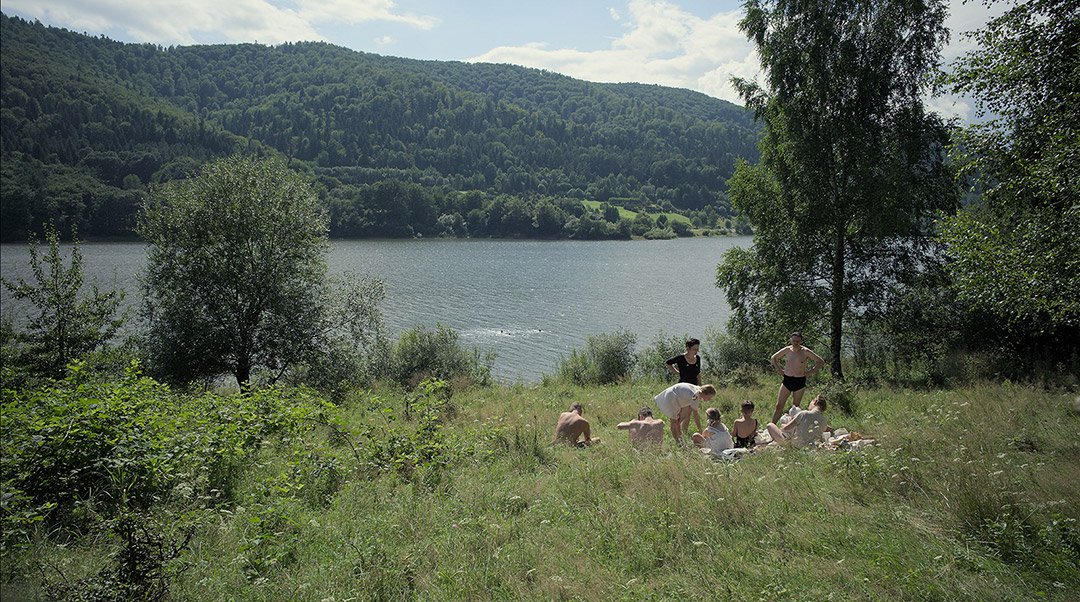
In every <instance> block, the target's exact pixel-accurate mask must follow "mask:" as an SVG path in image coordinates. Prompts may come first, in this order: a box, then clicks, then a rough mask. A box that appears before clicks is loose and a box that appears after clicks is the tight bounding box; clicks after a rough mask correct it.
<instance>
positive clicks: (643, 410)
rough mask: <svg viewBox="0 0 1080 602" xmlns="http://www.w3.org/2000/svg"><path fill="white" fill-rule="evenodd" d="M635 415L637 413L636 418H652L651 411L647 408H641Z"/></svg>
mask: <svg viewBox="0 0 1080 602" xmlns="http://www.w3.org/2000/svg"><path fill="white" fill-rule="evenodd" d="M637 413H638V416H645V417H650V416H652V410H650V409H649V406H642V408H641V409H640V410H638V411H637Z"/></svg>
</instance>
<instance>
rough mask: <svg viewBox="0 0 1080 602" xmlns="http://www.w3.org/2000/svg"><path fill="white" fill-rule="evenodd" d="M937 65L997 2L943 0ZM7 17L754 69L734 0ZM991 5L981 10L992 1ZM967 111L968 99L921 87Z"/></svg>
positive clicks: (79, 1)
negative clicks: (945, 42)
mask: <svg viewBox="0 0 1080 602" xmlns="http://www.w3.org/2000/svg"><path fill="white" fill-rule="evenodd" d="M949 2H950V9H951V10H950V12H951V15H950V17H949V20H948V21H947V22H946V26H947V27H949V29H950V30H951V32H952V36H951V41H950V44H949V46H948V47H947V48H946V49H945V51H944V53H943V56H942V58H943V60H944V62H945V64H948V63H949V62H951V61H952V60H953V59H954V58H956V57H958V56H960V55H962V54H963V53H964V52H965V51H966V50H968V49H970V48H971V47H972V45H971V42H970V40H967V39H965V37H964V36H963V35H961V34H962V33H963V32H967V31H973V30H976V29H979V28H981V27H982V25H983V24H984V23H985V22H986V20H987V19H988V18H989V17H990V16H991V15H992V14H993V15H996V14H1000V12H1001V10H1002V9H1000V8H998V7H994V8H987V7H985V6H984V5H983V3H982V0H967V1H966V2H964V1H963V0H949ZM0 9H2V10H3V12H4V13H5V14H7V15H8V16H16V15H17V16H19V17H22V18H24V19H28V20H34V19H37V20H39V21H41V22H42V23H44V24H46V25H52V26H55V27H63V28H66V29H69V30H72V31H76V32H79V33H87V34H90V35H93V36H98V35H105V36H106V37H109V38H112V39H114V40H119V41H123V42H137V43H142V42H150V43H154V44H159V45H162V46H174V45H188V44H234V43H241V42H257V43H262V44H280V43H283V42H299V41H323V42H328V43H331V44H336V45H339V46H344V47H346V48H351V49H353V50H358V51H363V52H372V53H376V54H382V55H391V56H399V57H406V58H413V59H424V60H440V61H481V62H492V63H512V64H515V65H523V66H526V67H534V68H538V69H546V70H548V71H554V72H556V73H562V74H564V75H568V76H570V77H574V78H578V79H584V80H588V81H594V82H640V83H646V84H660V85H664V86H673V87H678V88H688V89H691V90H697V91H699V92H703V93H705V94H708V95H710V96H714V97H717V98H722V99H724V100H730V101H732V102H736V103H738V102H739V99H738V96H737V95H736V93H735V91H734V89H733V88H732V87H731V84H730V79H731V77H732V76H736V77H742V78H746V79H754V78H755V76H756V75H757V74H758V72H759V65H758V61H757V57H756V54H755V52H754V50H753V47H752V46H751V44H750V42H749V41H748V40H747V39H746V37H745V36H744V35H743V34H742V33H740V32H739V30H738V22H739V19H741V18H742V12H743V11H742V2H741V0H397V1H395V0H167V1H165V0H2V1H0ZM992 11H993V12H992ZM926 104H927V106H928V107H929V108H930V109H931V110H935V111H938V112H939V113H941V114H942V115H944V116H945V117H959V118H960V119H961V120H962V121H970V120H972V119H973V118H974V110H973V109H974V107H973V105H972V103H971V102H970V100H968V99H962V98H961V99H957V98H951V97H944V98H928V99H927V101H926Z"/></svg>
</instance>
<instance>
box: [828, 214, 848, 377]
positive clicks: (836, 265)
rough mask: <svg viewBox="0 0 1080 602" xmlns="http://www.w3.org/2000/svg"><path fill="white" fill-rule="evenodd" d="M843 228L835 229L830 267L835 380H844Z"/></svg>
mask: <svg viewBox="0 0 1080 602" xmlns="http://www.w3.org/2000/svg"><path fill="white" fill-rule="evenodd" d="M844 242H845V240H844V226H843V224H841V225H839V226H838V227H837V229H836V247H835V248H834V249H833V265H832V308H831V310H830V314H831V318H832V334H831V335H830V339H829V353H830V354H831V355H832V357H831V358H829V365H830V366H832V374H833V376H834V377H836V379H837V380H844V368H843V366H841V364H840V360H841V357H843V356H842V355H841V354H842V353H843V347H842V345H841V343H842V341H843V335H844V305H845V303H844Z"/></svg>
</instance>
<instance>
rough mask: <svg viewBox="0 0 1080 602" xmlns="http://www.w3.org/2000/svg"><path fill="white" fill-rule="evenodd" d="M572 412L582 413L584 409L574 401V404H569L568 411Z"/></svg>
mask: <svg viewBox="0 0 1080 602" xmlns="http://www.w3.org/2000/svg"><path fill="white" fill-rule="evenodd" d="M574 410H577V411H578V412H584V411H585V408H584V407H583V406H582V405H581V402H580V401H575V402H574V403H572V404H570V411H571V412H573V411H574Z"/></svg>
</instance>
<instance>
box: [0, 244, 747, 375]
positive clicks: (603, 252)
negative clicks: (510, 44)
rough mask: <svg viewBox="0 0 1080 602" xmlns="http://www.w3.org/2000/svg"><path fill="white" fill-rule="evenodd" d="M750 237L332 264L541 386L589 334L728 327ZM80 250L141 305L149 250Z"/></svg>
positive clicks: (0, 265) (463, 251) (349, 257)
mask: <svg viewBox="0 0 1080 602" xmlns="http://www.w3.org/2000/svg"><path fill="white" fill-rule="evenodd" d="M751 241H752V238H751V237H749V236H740V237H708V238H706V237H698V238H683V239H676V240H663V241H659V240H657V241H640V240H635V241H568V240H559V241H529V240H486V239H429V240H337V241H333V242H332V247H331V251H330V255H329V259H328V263H329V266H330V272H331V273H340V272H343V271H347V270H348V271H353V272H358V273H360V274H371V275H373V276H377V277H379V278H381V279H383V280H384V281H385V283H386V291H387V296H386V301H385V302H384V303H383V306H382V312H383V316H384V319H385V321H386V325H387V327H388V328H389V329H390V330H391V331H392V332H394V333H398V332H400V331H402V330H405V329H408V328H415V327H419V326H427V327H432V326H434V325H435V324H436V323H439V324H442V325H444V326H447V327H449V328H452V329H454V330H456V331H457V332H458V333H459V334H460V337H461V341H462V343H463V344H465V345H466V346H470V347H480V348H482V349H491V350H494V351H495V352H496V353H497V358H496V360H495V366H494V370H493V373H494V377H495V378H496V379H497V380H499V381H501V382H514V381H537V380H539V379H540V377H541V376H542V375H543V374H545V373H547V374H551V373H554V371H555V369H556V367H557V365H558V361H559V358H560V357H561V356H564V355H568V354H569V353H570V351H571V350H572V349H575V348H582V347H584V345H585V340H586V337H587V336H588V335H591V334H600V333H606V332H615V331H616V330H618V329H620V328H625V329H627V330H629V331H631V332H633V333H635V334H636V335H637V341H638V347H639V348H641V347H645V346H647V345H648V344H649V343H650V342H651V341H652V339H653V337H654V336H655V335H656V334H658V333H664V334H667V335H679V336H681V335H684V334H690V335H691V336H697V337H700V336H701V335H702V333H703V332H704V331H705V329H706V328H707V327H710V326H711V327H717V328H720V327H722V326H723V325H724V324H725V323H726V322H727V318H728V314H729V308H728V305H727V301H726V300H725V299H724V295H723V293H722V292H721V291H720V289H718V288H716V286H715V280H716V265H717V264H718V263H719V262H720V259H721V257H722V255H723V254H724V252H725V251H727V250H728V249H730V248H732V247H736V246H744V247H745V246H749V245H750V243H751ZM80 246H81V249H82V253H83V260H84V265H85V273H86V275H87V276H88V277H96V278H97V281H98V283H99V284H100V285H102V286H103V287H118V288H123V289H124V290H126V291H128V299H127V301H128V303H129V304H132V305H136V304H138V303H139V301H140V294H139V292H138V286H137V279H136V274H137V272H138V271H139V270H140V269H141V268H142V267H143V265H144V263H145V260H146V254H145V250H146V247H145V245H143V244H142V243H82V244H81V245H80ZM64 251H65V252H69V251H70V246H69V245H65V247H64ZM0 274H2V276H3V277H4V278H5V279H8V280H11V279H13V278H15V277H23V278H28V277H29V276H30V268H29V252H28V250H27V246H26V245H25V244H21V245H20V244H14V245H13V244H5V245H2V246H0ZM0 301H2V305H3V313H4V314H5V315H9V314H10V315H14V316H15V317H16V319H19V317H20V316H24V315H25V314H26V311H27V308H26V307H20V306H19V305H18V304H16V303H14V302H13V300H11V299H10V295H9V294H8V292H7V290H6V289H5V290H4V291H3V293H2V298H0Z"/></svg>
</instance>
